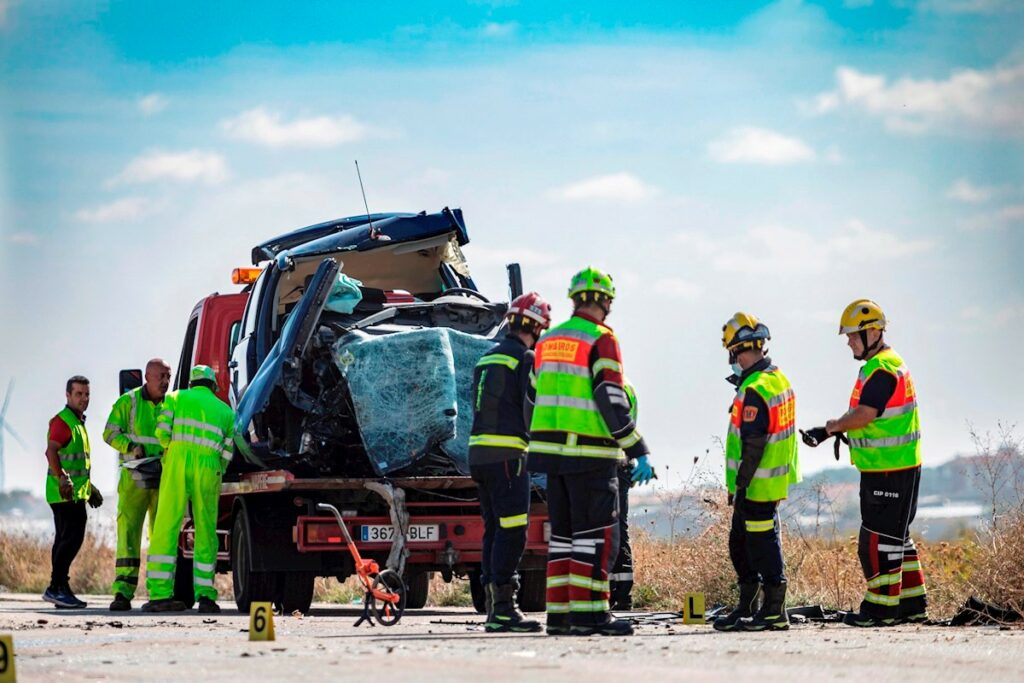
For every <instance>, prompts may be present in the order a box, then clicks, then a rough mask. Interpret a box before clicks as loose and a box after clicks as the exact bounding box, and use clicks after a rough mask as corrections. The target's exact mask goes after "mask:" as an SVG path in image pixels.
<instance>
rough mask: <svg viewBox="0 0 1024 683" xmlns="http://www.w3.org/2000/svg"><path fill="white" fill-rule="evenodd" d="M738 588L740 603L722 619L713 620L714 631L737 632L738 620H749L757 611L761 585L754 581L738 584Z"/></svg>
mask: <svg viewBox="0 0 1024 683" xmlns="http://www.w3.org/2000/svg"><path fill="white" fill-rule="evenodd" d="M738 585H739V588H740V601H739V603H737V605H736V609H734V610H733V611H731V612H729V614H727V615H725V616H724V617H718V618H717V619H715V622H714V624H712V625H713V626H714V627H715V630H716V631H737V630H739V627H740V619H749V618H751V617H753V616H754V612H756V611H757V608H758V603H759V602H760V600H759V598H760V597H761V584H759V583H757V582H756V581H751V582H749V583H741V584H738Z"/></svg>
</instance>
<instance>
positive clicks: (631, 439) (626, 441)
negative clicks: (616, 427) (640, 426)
mask: <svg viewBox="0 0 1024 683" xmlns="http://www.w3.org/2000/svg"><path fill="white" fill-rule="evenodd" d="M641 438H643V437H641V436H640V432H638V431H637V430H635V429H634V430H633V431H632V432H630V433H629V435H628V436H624V437H622V438H621V439H616V441H617V442H618V444H619V448H629V447H630V446H632V445H634V444H636V443H639V442H640V439H641Z"/></svg>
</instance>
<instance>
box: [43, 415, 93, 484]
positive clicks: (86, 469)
mask: <svg viewBox="0 0 1024 683" xmlns="http://www.w3.org/2000/svg"><path fill="white" fill-rule="evenodd" d="M57 417H59V418H60V419H61V420H63V421H64V424H66V425H67V426H68V429H70V430H71V441H69V442H68V444H67V445H66V446H64V448H61V449H58V451H57V455H58V456H59V457H60V466H61V468H62V469H63V470H64V471H65V472H67V474H68V476H69V477H71V486H72V489H73V490H72V493H71V501H76V500H89V496H91V495H92V483H91V481H90V479H89V474H90V471H91V467H92V460H91V458H90V456H89V433H88V432H87V431H85V424H84V423H83V422H82V421H81V420H79V419H78V416H77V415H75V413H74V411H73V410H71V408H68V407H66V406H65V408H64V410H62V411H60V412H59V413H57ZM46 502H47V503H66V502H70V501H67V500H65V499H64V498H61V495H60V479H59V478H58V477H55V476H54V475H53V474H51V473H50V471H49V469H47V472H46Z"/></svg>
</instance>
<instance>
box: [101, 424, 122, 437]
mask: <svg viewBox="0 0 1024 683" xmlns="http://www.w3.org/2000/svg"><path fill="white" fill-rule="evenodd" d="M103 431H105V432H110V433H111V435H113V436H117V435H118V434H121V433H122V432H124V430H123V429H122V428H121V426H120V425H116V424H114V423H113V422H108V423H107V426H106V427H104V428H103Z"/></svg>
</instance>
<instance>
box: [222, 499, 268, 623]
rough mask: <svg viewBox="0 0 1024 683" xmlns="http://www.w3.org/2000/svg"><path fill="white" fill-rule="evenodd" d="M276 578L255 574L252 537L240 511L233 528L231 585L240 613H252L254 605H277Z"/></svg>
mask: <svg viewBox="0 0 1024 683" xmlns="http://www.w3.org/2000/svg"><path fill="white" fill-rule="evenodd" d="M276 579H277V577H276V576H275V575H274V574H273V573H271V572H257V571H253V568H252V535H251V534H250V533H249V521H248V519H246V516H245V510H244V509H243V510H240V511H239V512H238V514H237V515H235V523H234V524H233V525H232V527H231V583H232V586H233V587H234V590H235V605H237V606H238V611H239V612H241V613H242V614H248V613H249V606H250V605H252V603H254V602H274V601H275V598H276V597H277V595H276V593H277V580H276Z"/></svg>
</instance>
